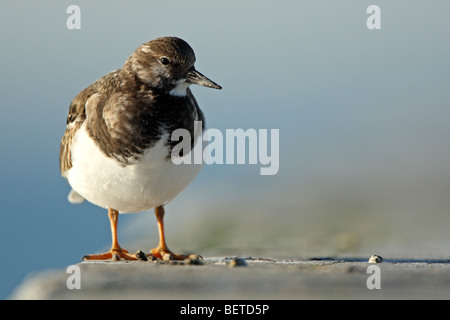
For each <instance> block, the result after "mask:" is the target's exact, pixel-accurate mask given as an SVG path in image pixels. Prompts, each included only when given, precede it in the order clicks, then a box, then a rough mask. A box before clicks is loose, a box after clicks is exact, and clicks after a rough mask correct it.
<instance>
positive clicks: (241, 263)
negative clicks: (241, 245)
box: [228, 258, 247, 268]
mask: <svg viewBox="0 0 450 320" xmlns="http://www.w3.org/2000/svg"><path fill="white" fill-rule="evenodd" d="M228 266H229V267H230V268H234V267H245V266H247V262H245V260H244V259H241V258H234V259H231V260H230V262H229V263H228Z"/></svg>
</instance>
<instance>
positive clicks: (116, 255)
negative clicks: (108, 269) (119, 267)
mask: <svg viewBox="0 0 450 320" xmlns="http://www.w3.org/2000/svg"><path fill="white" fill-rule="evenodd" d="M112 259H113V260H114V261H120V257H119V255H118V254H117V253H114V254H113V255H112Z"/></svg>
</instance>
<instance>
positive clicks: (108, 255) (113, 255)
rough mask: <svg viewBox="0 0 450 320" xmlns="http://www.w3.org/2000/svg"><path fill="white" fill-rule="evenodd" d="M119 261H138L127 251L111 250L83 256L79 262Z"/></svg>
mask: <svg viewBox="0 0 450 320" xmlns="http://www.w3.org/2000/svg"><path fill="white" fill-rule="evenodd" d="M109 259H112V260H114V261H119V260H121V259H124V260H138V258H137V257H136V255H133V254H129V253H128V251H127V250H124V249H111V250H109V252H105V253H101V254H89V255H85V256H84V257H83V258H82V259H81V260H109Z"/></svg>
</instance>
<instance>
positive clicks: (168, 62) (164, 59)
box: [159, 57, 170, 66]
mask: <svg viewBox="0 0 450 320" xmlns="http://www.w3.org/2000/svg"><path fill="white" fill-rule="evenodd" d="M159 61H160V62H161V63H162V64H163V65H165V66H167V65H168V64H170V60H169V58H166V57H161V58H159Z"/></svg>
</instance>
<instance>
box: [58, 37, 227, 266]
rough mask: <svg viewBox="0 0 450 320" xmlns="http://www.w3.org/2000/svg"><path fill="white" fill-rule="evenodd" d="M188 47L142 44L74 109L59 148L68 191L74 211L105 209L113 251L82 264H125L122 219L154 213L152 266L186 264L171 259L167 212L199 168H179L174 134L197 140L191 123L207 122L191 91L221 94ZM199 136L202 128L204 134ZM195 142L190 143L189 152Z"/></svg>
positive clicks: (170, 42) (173, 42)
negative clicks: (83, 206)
mask: <svg viewBox="0 0 450 320" xmlns="http://www.w3.org/2000/svg"><path fill="white" fill-rule="evenodd" d="M194 62H195V55H194V51H193V50H192V48H191V47H190V46H189V44H188V43H187V42H185V41H184V40H182V39H179V38H176V37H162V38H158V39H155V40H152V41H149V42H147V43H144V44H143V45H141V46H140V47H139V48H137V49H136V51H134V53H133V54H132V55H131V56H130V57H129V58H128V59H127V60H126V62H125V64H124V66H123V67H122V68H121V69H117V70H115V71H112V72H110V73H108V74H107V75H105V76H103V77H101V78H100V79H99V80H97V81H96V82H94V83H93V84H91V85H90V86H88V87H87V88H85V89H84V90H82V91H81V92H80V93H79V94H78V95H77V96H76V97H75V98H74V99H73V101H72V103H71V104H70V107H69V115H68V117H67V129H66V132H65V133H64V136H63V138H62V141H61V148H60V155H59V159H60V168H61V174H62V175H63V177H65V178H66V179H67V181H68V182H69V184H70V186H71V187H72V191H71V192H70V194H69V196H68V198H69V201H70V202H72V203H79V202H82V201H84V199H86V200H88V201H89V202H91V203H93V204H95V205H98V206H100V207H103V208H107V209H108V216H109V220H110V223H111V232H112V247H111V250H110V251H109V252H106V253H104V254H95V255H87V256H85V257H83V258H84V259H86V260H106V259H111V258H113V259H119V258H122V259H127V260H136V256H135V255H132V254H130V253H128V251H126V250H124V249H122V248H121V247H120V245H119V242H118V239H117V220H118V216H119V213H135V212H141V211H144V210H148V209H151V208H155V214H156V218H157V223H158V230H159V237H160V241H159V245H158V247H156V248H155V249H152V250H151V251H150V254H151V255H153V256H155V257H156V258H162V257H164V256H166V258H167V257H168V258H169V259H177V260H178V259H184V258H185V257H186V256H184V255H180V254H174V253H172V252H171V251H170V250H169V248H168V247H167V245H166V241H165V236H164V204H166V203H167V202H168V201H170V200H172V199H173V198H174V197H175V196H177V195H178V194H179V193H180V192H181V191H182V190H183V189H184V188H185V187H186V186H187V185H188V184H189V183H190V182H191V181H192V180H193V179H194V178H195V177H196V176H197V174H198V172H199V171H200V169H201V166H199V165H189V164H181V165H176V164H174V163H173V162H172V160H171V153H172V149H173V148H174V146H175V145H176V144H177V143H178V142H177V141H171V139H170V137H171V134H172V132H173V131H174V130H176V129H179V128H183V129H186V130H188V131H189V132H190V133H191V137H194V134H193V132H194V121H202V123H203V124H204V122H205V118H204V115H203V113H202V111H201V110H200V108H199V106H198V104H197V102H196V100H195V98H194V96H193V95H192V92H191V90H190V89H189V86H190V85H191V84H197V85H200V86H205V87H210V88H215V89H221V87H220V86H219V85H218V84H216V83H214V82H213V81H211V80H210V79H208V78H207V77H205V76H204V75H202V74H201V73H200V72H198V71H197V70H196V69H195V68H194ZM203 129H204V127H203ZM196 141H197V140H196V139H194V138H192V139H191V146H194V144H195V143H196Z"/></svg>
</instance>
